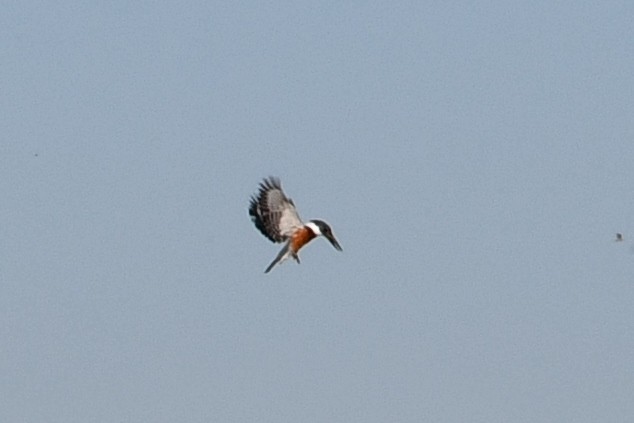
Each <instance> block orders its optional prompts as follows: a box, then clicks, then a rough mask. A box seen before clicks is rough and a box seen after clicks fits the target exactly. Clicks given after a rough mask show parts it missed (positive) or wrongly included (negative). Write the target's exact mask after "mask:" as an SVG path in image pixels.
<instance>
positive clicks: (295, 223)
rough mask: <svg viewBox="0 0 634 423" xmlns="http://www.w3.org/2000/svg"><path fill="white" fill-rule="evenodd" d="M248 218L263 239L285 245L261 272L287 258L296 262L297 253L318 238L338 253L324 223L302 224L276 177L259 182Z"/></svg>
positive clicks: (334, 240) (313, 221) (315, 220)
mask: <svg viewBox="0 0 634 423" xmlns="http://www.w3.org/2000/svg"><path fill="white" fill-rule="evenodd" d="M249 216H251V220H253V223H254V224H255V227H256V228H257V229H259V231H260V232H262V234H263V235H264V236H265V237H267V238H268V239H270V240H271V241H273V242H286V244H285V245H284V248H282V250H281V251H280V252H279V254H278V255H277V257H275V260H273V261H272V262H271V264H269V267H267V268H266V270H265V271H264V273H268V272H270V271H271V269H273V267H274V266H275V265H276V264H278V263H282V262H283V261H284V260H286V259H288V258H289V257H292V258H294V259H295V261H297V263H299V256H298V255H297V253H298V252H299V250H300V249H301V248H302V247H303V246H304V245H306V244H308V243H309V242H310V241H312V240H313V239H314V238H316V237H318V236H320V235H322V236H324V237H325V238H326V239H327V240H328V241H330V243H331V244H332V246H333V247H335V249H337V250H338V251H341V245H339V242H337V240H336V239H335V236H334V235H333V233H332V229H330V226H329V225H328V224H327V223H326V222H324V221H323V220H318V219H313V220H309V221H308V222H306V223H303V222H302V220H301V219H300V218H299V214H298V213H297V209H296V208H295V204H294V203H293V200H291V199H290V198H288V197H287V196H286V195H285V194H284V191H283V190H282V183H281V182H280V180H279V179H278V178H274V177H269V178H265V179H264V180H263V181H262V182H261V183H260V190H259V191H258V193H257V194H256V195H254V196H252V197H251V203H250V204H249Z"/></svg>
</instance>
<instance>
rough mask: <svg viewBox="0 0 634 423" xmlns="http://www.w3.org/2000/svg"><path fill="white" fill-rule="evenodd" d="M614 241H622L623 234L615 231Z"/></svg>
mask: <svg viewBox="0 0 634 423" xmlns="http://www.w3.org/2000/svg"><path fill="white" fill-rule="evenodd" d="M615 241H616V242H621V241H623V234H620V233H618V232H617V233H616V239H615Z"/></svg>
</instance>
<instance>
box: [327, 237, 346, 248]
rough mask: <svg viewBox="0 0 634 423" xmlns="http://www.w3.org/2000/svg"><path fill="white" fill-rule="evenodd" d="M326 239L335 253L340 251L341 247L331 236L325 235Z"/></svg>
mask: <svg viewBox="0 0 634 423" xmlns="http://www.w3.org/2000/svg"><path fill="white" fill-rule="evenodd" d="M326 238H327V239H328V241H330V243H331V244H332V246H333V247H335V249H336V250H337V251H342V248H341V245H339V243H338V242H337V240H336V239H335V236H334V235H333V234H327V235H326Z"/></svg>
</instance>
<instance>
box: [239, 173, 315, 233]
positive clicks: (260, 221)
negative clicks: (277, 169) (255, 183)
mask: <svg viewBox="0 0 634 423" xmlns="http://www.w3.org/2000/svg"><path fill="white" fill-rule="evenodd" d="M249 215H250V216H251V219H252V220H253V223H254V224H255V227H256V228H258V229H259V231H260V232H262V234H263V235H264V236H266V237H267V238H268V239H270V240H271V241H273V242H284V241H286V240H287V239H288V237H290V236H291V235H292V234H293V232H295V230H297V229H298V228H300V227H301V226H303V223H302V220H301V219H300V218H299V214H298V213H297V209H296V208H295V204H293V200H291V199H290V198H288V197H286V195H285V194H284V191H283V190H282V184H281V182H280V180H279V179H277V178H273V177H270V178H268V179H264V181H262V183H261V184H260V190H259V192H258V194H257V195H256V196H253V197H251V203H250V205H249Z"/></svg>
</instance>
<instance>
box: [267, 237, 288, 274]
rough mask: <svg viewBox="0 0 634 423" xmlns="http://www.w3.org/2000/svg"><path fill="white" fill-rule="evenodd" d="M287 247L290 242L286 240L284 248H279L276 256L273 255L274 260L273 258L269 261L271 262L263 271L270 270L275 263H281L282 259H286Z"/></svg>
mask: <svg viewBox="0 0 634 423" xmlns="http://www.w3.org/2000/svg"><path fill="white" fill-rule="evenodd" d="M289 249H290V242H287V243H286V245H285V246H284V248H282V249H281V250H280V252H279V253H278V255H277V257H275V260H273V261H272V262H271V264H269V267H267V268H266V270H265V271H264V273H269V272H270V271H271V269H272V268H273V267H274V266H275V265H276V264H277V263H281V262H283V261H284V260H286V259H287V258H288V256H289V255H290V254H289Z"/></svg>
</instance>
